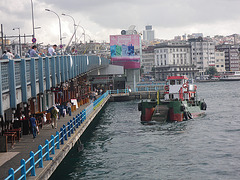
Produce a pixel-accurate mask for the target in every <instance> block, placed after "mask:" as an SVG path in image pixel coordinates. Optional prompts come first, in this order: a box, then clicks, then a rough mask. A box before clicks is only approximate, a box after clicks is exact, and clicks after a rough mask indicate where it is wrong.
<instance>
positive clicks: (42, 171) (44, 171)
mask: <svg viewBox="0 0 240 180" xmlns="http://www.w3.org/2000/svg"><path fill="white" fill-rule="evenodd" d="M109 98H110V95H108V96H107V97H106V98H104V99H103V100H102V102H101V103H100V105H99V106H97V107H96V109H95V110H94V111H93V112H92V113H91V114H90V115H89V116H88V117H87V119H86V120H85V121H84V122H83V124H82V125H81V127H80V128H79V129H77V131H76V132H75V133H74V134H73V135H72V136H71V137H70V138H69V139H68V141H67V142H65V143H64V145H63V146H62V147H61V148H60V149H58V150H56V152H55V154H54V155H51V158H52V160H50V161H43V168H36V176H29V177H28V178H27V179H30V180H31V179H32V180H33V179H39V180H42V179H49V178H50V176H51V175H52V174H53V173H54V171H55V170H56V168H57V167H58V166H59V164H60V163H61V162H62V160H63V159H64V158H65V157H66V155H67V154H68V152H69V151H70V150H71V149H72V147H73V146H74V145H75V144H76V143H77V141H78V140H79V138H80V137H81V135H82V134H83V133H84V131H85V130H86V129H87V127H88V126H89V125H90V124H91V122H92V121H93V120H94V118H95V117H96V116H97V114H98V113H99V112H100V111H101V109H102V108H103V107H104V105H105V104H106V103H107V102H108V100H109Z"/></svg>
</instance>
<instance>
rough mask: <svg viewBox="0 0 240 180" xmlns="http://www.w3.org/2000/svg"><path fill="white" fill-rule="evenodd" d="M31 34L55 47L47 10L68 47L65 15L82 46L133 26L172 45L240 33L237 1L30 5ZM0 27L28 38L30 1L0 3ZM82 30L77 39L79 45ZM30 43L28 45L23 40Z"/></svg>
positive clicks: (86, 0) (85, 0) (52, 0)
mask: <svg viewBox="0 0 240 180" xmlns="http://www.w3.org/2000/svg"><path fill="white" fill-rule="evenodd" d="M33 3H34V12H35V13H34V16H35V26H36V27H37V26H41V29H38V30H35V33H36V38H37V40H38V43H40V42H43V43H44V44H47V43H50V44H54V43H56V44H59V25H58V19H57V16H56V15H55V14H53V13H50V12H46V11H45V9H46V8H48V9H51V10H53V11H55V12H56V13H58V14H59V16H60V18H61V22H62V36H63V37H66V38H64V39H63V42H64V43H67V42H68V40H69V38H70V36H71V35H72V32H73V21H72V19H71V18H69V17H64V16H62V15H61V14H62V13H66V14H69V15H71V16H73V17H74V18H75V20H76V21H77V23H78V22H80V25H81V26H82V27H83V28H84V29H85V31H86V34H87V36H86V40H89V39H90V38H91V39H93V40H96V41H103V40H105V41H107V42H109V35H111V34H119V33H120V31H121V30H122V29H127V28H128V27H129V26H130V25H136V30H137V31H138V32H141V31H142V30H143V29H144V26H145V25H148V24H151V25H153V28H154V30H155V36H156V38H160V39H172V38H173V36H175V35H183V34H184V33H187V34H190V33H196V32H202V33H204V35H205V36H207V35H210V36H213V35H215V34H220V35H230V34H233V33H239V30H240V21H239V20H240V11H239V7H240V1H239V0H167V1H166V0H148V1H145V0H144V1H143V0H121V1H120V0H117V1H116V0H41V1H40V0H33ZM0 23H2V24H3V25H4V33H6V34H7V35H16V34H18V32H17V31H13V30H12V29H13V28H14V27H20V28H21V34H23V33H25V34H32V21H31V0H24V1H23V0H1V2H0ZM82 33H83V30H82V28H79V29H78V31H77V36H78V38H79V40H81V41H83V36H82ZM28 41H29V40H28Z"/></svg>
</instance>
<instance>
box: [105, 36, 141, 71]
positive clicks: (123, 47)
mask: <svg viewBox="0 0 240 180" xmlns="http://www.w3.org/2000/svg"><path fill="white" fill-rule="evenodd" d="M140 48H141V47H140V36H139V35H138V34H133V35H111V36H110V50H111V61H112V64H114V65H120V66H124V68H125V69H137V68H140Z"/></svg>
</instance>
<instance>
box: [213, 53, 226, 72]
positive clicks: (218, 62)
mask: <svg viewBox="0 0 240 180" xmlns="http://www.w3.org/2000/svg"><path fill="white" fill-rule="evenodd" d="M215 67H216V69H217V71H218V72H224V71H226V70H225V53H224V52H223V51H217V50H216V51H215Z"/></svg>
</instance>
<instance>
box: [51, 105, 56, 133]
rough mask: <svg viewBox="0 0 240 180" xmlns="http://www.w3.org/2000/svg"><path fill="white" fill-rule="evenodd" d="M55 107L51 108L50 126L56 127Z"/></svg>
mask: <svg viewBox="0 0 240 180" xmlns="http://www.w3.org/2000/svg"><path fill="white" fill-rule="evenodd" d="M57 115H58V112H57V107H56V106H53V109H52V110H51V116H52V128H55V129H57Z"/></svg>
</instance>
